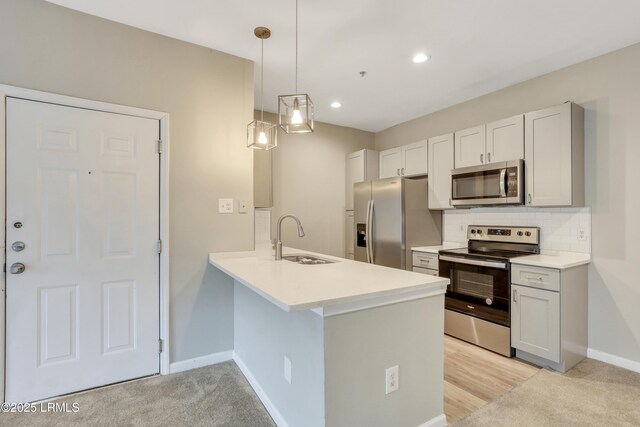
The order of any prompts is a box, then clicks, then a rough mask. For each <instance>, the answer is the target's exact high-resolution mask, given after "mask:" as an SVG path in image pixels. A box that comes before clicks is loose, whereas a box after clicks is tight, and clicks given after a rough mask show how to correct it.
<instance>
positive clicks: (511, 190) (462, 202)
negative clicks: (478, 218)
mask: <svg viewBox="0 0 640 427" xmlns="http://www.w3.org/2000/svg"><path fill="white" fill-rule="evenodd" d="M451 204H452V206H454V207H474V206H496V205H522V204H524V160H512V161H509V162H497V163H491V164H488V165H482V166H471V167H467V168H459V169H453V170H452V171H451Z"/></svg>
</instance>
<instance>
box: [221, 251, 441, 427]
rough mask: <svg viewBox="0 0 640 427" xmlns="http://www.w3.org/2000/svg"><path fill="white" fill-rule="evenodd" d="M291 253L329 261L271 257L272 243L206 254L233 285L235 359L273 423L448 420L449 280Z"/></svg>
mask: <svg viewBox="0 0 640 427" xmlns="http://www.w3.org/2000/svg"><path fill="white" fill-rule="evenodd" d="M293 253H295V254H305V255H312V256H316V257H318V258H321V259H324V260H327V261H332V262H331V263H327V264H318V265H305V264H300V263H297V262H291V261H288V260H281V261H275V260H274V257H273V253H272V251H271V250H270V247H266V248H261V249H258V250H256V251H250V252H234V253H215V254H210V256H209V262H210V263H211V264H212V265H213V266H215V267H216V268H218V269H220V270H221V271H223V272H224V273H226V274H228V275H229V276H231V277H232V278H233V279H234V283H235V286H234V288H235V289H234V360H235V361H236V363H237V364H238V366H239V367H240V369H241V370H242V371H243V373H244V374H245V376H246V377H247V379H248V380H249V382H250V383H251V385H252V386H253V388H254V389H255V390H256V392H257V394H258V396H259V397H260V399H261V400H262V401H263V403H264V404H265V406H266V407H267V409H268V410H269V412H270V413H271V415H272V417H273V418H274V420H275V421H276V423H277V424H278V425H279V426H291V427H294V426H343V425H369V426H378V425H379V426H383V425H397V426H412V427H413V426H421V425H424V426H440V425H441V426H444V425H446V420H445V416H444V414H443V413H444V411H443V330H444V325H443V321H444V292H445V289H446V285H447V284H448V279H444V278H440V277H434V276H428V275H424V274H418V273H413V272H409V271H403V270H397V269H392V268H387V267H382V266H377V265H371V264H366V263H362V262H357V261H352V260H347V259H342V258H335V257H330V256H327V255H321V254H314V253H311V252H306V251H299V250H294V249H288V248H285V249H284V255H285V257H286V255H287V254H293ZM394 367H398V371H397V373H396V374H395V377H394V378H393V379H387V378H388V377H389V376H390V375H392V371H393V370H391V371H390V372H387V370H388V369H389V368H394ZM393 386H396V387H397V388H398V389H397V390H396V391H391V390H387V389H388V388H393Z"/></svg>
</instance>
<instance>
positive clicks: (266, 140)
mask: <svg viewBox="0 0 640 427" xmlns="http://www.w3.org/2000/svg"><path fill="white" fill-rule="evenodd" d="M277 146H278V134H277V126H276V125H275V123H269V122H264V121H262V120H254V121H252V122H251V123H249V124H248V125H247V147H249V148H253V149H255V150H271V149H272V148H275V147H277Z"/></svg>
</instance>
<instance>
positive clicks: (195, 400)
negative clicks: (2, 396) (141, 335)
mask: <svg viewBox="0 0 640 427" xmlns="http://www.w3.org/2000/svg"><path fill="white" fill-rule="evenodd" d="M55 402H56V403H67V404H68V407H69V408H70V409H71V408H72V404H73V402H77V403H78V406H79V411H78V412H77V413H72V412H70V413H35V414H18V413H2V414H0V426H11V427H20V426H51V427H54V426H56V427H57V426H60V427H62V426H65V427H66V426H154V427H155V426H172V427H177V426H189V427H191V426H256V427H273V426H275V424H274V423H273V421H272V420H271V418H270V417H269V413H268V412H267V411H266V409H265V408H264V406H262V403H261V402H260V400H259V399H258V397H257V396H256V394H255V393H254V392H253V389H252V388H251V386H250V385H249V383H248V382H247V380H246V379H245V378H244V376H243V375H242V372H240V370H239V369H238V367H237V366H236V365H235V363H233V362H225V363H221V364H218V365H213V366H207V367H205V368H200V369H194V370H191V371H187V372H181V373H179V374H173V375H166V376H156V377H152V378H147V379H143V380H139V381H133V382H129V383H124V384H118V385H114V386H111V387H105V388H101V389H96V390H91V391H88V392H85V393H80V394H76V395H71V396H67V397H64V398H61V399H58V400H56V401H55Z"/></svg>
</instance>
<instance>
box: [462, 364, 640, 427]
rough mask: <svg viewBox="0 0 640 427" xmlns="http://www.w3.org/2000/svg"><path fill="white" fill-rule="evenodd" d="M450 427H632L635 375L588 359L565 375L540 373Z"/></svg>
mask: <svg viewBox="0 0 640 427" xmlns="http://www.w3.org/2000/svg"><path fill="white" fill-rule="evenodd" d="M453 425H454V426H455V427H466V426H473V427H476V426H478V427H482V426H491V427H497V426H509V427H511V426H517V427H528V426H532V427H533V426H535V427H545V426H553V427H555V426H562V427H568V426H581V427H584V426H634V427H637V426H640V374H638V373H634V372H631V371H627V370H625V369H621V368H617V367H615V366H611V365H608V364H606V363H602V362H598V361H595V360H591V359H587V360H585V361H583V362H582V363H580V364H579V365H578V366H576V367H575V368H574V369H572V370H570V371H569V372H567V373H566V374H564V375H562V374H559V373H557V372H552V371H548V370H542V371H540V372H539V373H537V374H535V375H534V376H533V377H531V378H530V379H528V380H527V381H525V382H524V383H523V384H522V385H520V386H519V387H517V388H515V389H513V390H512V391H511V392H508V393H506V394H504V395H502V396H500V397H499V398H498V399H496V400H494V401H493V402H491V403H489V404H488V405H486V406H483V407H482V408H480V409H478V410H477V411H476V412H474V413H472V414H471V415H469V416H468V417H466V418H463V419H462V420H460V421H458V422H457V423H455V424H453Z"/></svg>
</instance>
